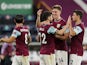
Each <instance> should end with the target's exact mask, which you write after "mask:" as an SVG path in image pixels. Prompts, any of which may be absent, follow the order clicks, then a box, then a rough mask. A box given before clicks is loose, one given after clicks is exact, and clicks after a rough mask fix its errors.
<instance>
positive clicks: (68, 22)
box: [66, 16, 72, 26]
mask: <svg viewBox="0 0 87 65" xmlns="http://www.w3.org/2000/svg"><path fill="white" fill-rule="evenodd" d="M71 22H72V20H71V16H69V17H68V20H67V24H66V25H67V26H69V25H70V24H71Z"/></svg>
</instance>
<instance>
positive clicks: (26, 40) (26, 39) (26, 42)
mask: <svg viewBox="0 0 87 65" xmlns="http://www.w3.org/2000/svg"><path fill="white" fill-rule="evenodd" d="M27 37H28V34H25V44H28V38H27Z"/></svg>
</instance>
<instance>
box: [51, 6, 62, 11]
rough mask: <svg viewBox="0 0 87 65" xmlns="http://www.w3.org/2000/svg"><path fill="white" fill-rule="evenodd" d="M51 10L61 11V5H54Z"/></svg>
mask: <svg viewBox="0 0 87 65" xmlns="http://www.w3.org/2000/svg"><path fill="white" fill-rule="evenodd" d="M52 9H58V10H60V11H62V7H61V5H54V6H53V7H52Z"/></svg>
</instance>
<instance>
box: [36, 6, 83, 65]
mask: <svg viewBox="0 0 87 65" xmlns="http://www.w3.org/2000/svg"><path fill="white" fill-rule="evenodd" d="M61 12H62V7H61V6H60V5H54V6H53V7H52V11H51V13H50V12H44V13H42V10H41V9H40V10H38V12H37V20H36V27H37V29H38V31H39V33H38V34H39V36H38V39H40V42H41V49H40V56H41V61H40V63H42V62H43V63H42V64H40V65H56V63H57V64H58V65H68V46H67V44H66V39H68V38H70V39H71V43H70V48H69V49H70V54H69V55H70V58H69V65H81V60H82V55H83V47H82V41H83V36H84V25H83V23H82V22H81V19H82V11H80V10H75V11H73V15H72V16H69V17H68V20H67V22H65V20H64V19H63V18H62V17H61ZM47 13H50V15H49V14H47ZM51 16H52V17H51ZM40 19H41V20H40ZM72 21H74V22H75V27H74V28H73V27H72ZM51 50H52V51H51ZM52 61H53V62H52ZM77 61H78V62H77Z"/></svg>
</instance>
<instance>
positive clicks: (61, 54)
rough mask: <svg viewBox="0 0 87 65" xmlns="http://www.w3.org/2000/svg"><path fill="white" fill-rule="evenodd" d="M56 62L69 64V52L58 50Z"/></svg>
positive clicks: (63, 64) (64, 64)
mask: <svg viewBox="0 0 87 65" xmlns="http://www.w3.org/2000/svg"><path fill="white" fill-rule="evenodd" d="M55 55H56V63H57V64H58V65H68V52H67V51H63V50H56V51H55Z"/></svg>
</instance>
